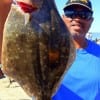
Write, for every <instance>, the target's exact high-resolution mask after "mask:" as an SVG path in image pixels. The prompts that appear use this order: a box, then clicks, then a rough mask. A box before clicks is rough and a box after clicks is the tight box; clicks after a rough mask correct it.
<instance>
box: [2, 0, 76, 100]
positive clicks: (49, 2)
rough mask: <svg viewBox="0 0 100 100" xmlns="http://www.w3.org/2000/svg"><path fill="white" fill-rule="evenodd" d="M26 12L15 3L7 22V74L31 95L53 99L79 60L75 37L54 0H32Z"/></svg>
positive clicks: (4, 59)
mask: <svg viewBox="0 0 100 100" xmlns="http://www.w3.org/2000/svg"><path fill="white" fill-rule="evenodd" d="M31 2H32V6H33V7H34V8H36V9H35V10H33V11H32V12H31V13H28V12H27V13H26V12H24V11H23V10H22V9H21V7H20V6H19V5H18V4H17V3H14V4H12V5H11V9H10V12H9V14H8V17H7V19H6V22H5V25H4V32H3V43H2V68H3V72H4V73H5V74H6V75H7V76H9V77H11V78H13V79H14V80H15V81H17V82H18V83H19V84H20V86H21V87H22V88H23V90H24V91H25V92H26V94H27V95H29V96H30V97H33V96H34V97H35V99H36V100H51V97H52V95H53V94H54V93H55V92H56V91H57V89H58V87H59V86H60V83H61V80H62V79H63V77H64V74H65V73H66V72H67V71H68V69H69V68H70V66H71V64H72V63H73V61H74V59H75V47H74V44H73V41H72V37H71V35H70V32H69V31H68V29H67V27H66V26H65V24H64V22H63V20H62V18H61V16H60V14H59V12H58V10H57V7H56V3H55V1H54V0H31Z"/></svg>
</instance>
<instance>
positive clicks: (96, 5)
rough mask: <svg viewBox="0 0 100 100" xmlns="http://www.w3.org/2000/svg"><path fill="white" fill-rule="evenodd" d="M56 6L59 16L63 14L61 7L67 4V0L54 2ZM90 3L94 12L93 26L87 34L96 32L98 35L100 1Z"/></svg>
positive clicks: (94, 0) (99, 29)
mask: <svg viewBox="0 0 100 100" xmlns="http://www.w3.org/2000/svg"><path fill="white" fill-rule="evenodd" d="M55 1H56V5H57V7H58V10H59V12H60V15H62V14H63V7H64V4H65V3H66V2H67V0H55ZM91 2H92V8H93V11H94V14H93V16H94V21H93V24H92V26H91V28H90V30H89V32H98V33H100V11H99V10H100V0H91Z"/></svg>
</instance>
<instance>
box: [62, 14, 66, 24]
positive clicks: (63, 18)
mask: <svg viewBox="0 0 100 100" xmlns="http://www.w3.org/2000/svg"><path fill="white" fill-rule="evenodd" d="M65 17H66V16H65V15H64V14H63V15H62V20H63V21H64V22H65Z"/></svg>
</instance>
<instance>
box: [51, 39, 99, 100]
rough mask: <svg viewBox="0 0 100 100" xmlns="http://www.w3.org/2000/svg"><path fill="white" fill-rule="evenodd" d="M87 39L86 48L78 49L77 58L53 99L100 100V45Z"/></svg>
mask: <svg viewBox="0 0 100 100" xmlns="http://www.w3.org/2000/svg"><path fill="white" fill-rule="evenodd" d="M87 41H88V46H87V47H86V48H85V49H77V50H76V59H75V61H74V62H73V64H72V66H71V67H70V69H69V70H68V72H66V74H65V76H64V79H63V80H62V82H61V85H60V87H59V89H58V91H57V92H56V93H55V94H54V95H53V97H52V100H100V46H99V45H97V44H96V43H94V42H92V41H90V40H87ZM72 97H73V98H72ZM67 98H69V99H67Z"/></svg>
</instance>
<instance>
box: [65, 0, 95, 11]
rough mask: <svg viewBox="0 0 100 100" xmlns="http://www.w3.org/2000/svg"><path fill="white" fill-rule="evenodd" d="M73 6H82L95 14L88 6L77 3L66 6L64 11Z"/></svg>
mask: <svg viewBox="0 0 100 100" xmlns="http://www.w3.org/2000/svg"><path fill="white" fill-rule="evenodd" d="M72 5H81V6H83V7H85V8H87V9H89V10H90V11H91V12H93V11H92V9H91V8H89V7H88V6H86V5H84V4H82V3H75V2H74V3H70V4H67V5H65V7H64V8H63V9H66V8H67V7H70V6H72Z"/></svg>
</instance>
